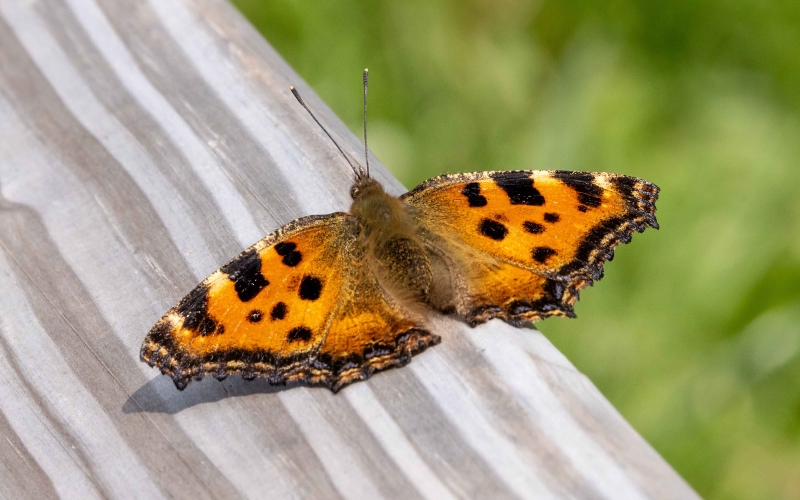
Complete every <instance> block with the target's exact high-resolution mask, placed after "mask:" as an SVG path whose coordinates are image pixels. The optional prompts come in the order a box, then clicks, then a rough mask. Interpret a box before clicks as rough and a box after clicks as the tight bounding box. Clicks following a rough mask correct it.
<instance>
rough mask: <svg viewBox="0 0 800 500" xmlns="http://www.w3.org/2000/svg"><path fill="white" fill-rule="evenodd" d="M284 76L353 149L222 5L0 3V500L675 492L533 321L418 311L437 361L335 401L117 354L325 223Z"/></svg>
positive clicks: (328, 171)
mask: <svg viewBox="0 0 800 500" xmlns="http://www.w3.org/2000/svg"><path fill="white" fill-rule="evenodd" d="M354 71H357V69H354ZM356 81H357V79H356ZM290 84H294V85H296V86H297V87H298V88H299V89H300V90H301V92H302V93H303V94H304V95H305V97H306V99H307V101H308V102H309V103H310V105H311V106H312V107H313V108H314V109H315V110H316V111H317V113H318V114H319V116H320V118H321V119H322V121H323V122H324V123H326V124H328V126H329V127H330V129H331V131H332V133H333V134H334V136H335V137H336V138H337V139H338V140H339V141H341V143H342V144H343V146H344V148H345V149H346V150H347V151H349V152H350V153H351V154H352V155H353V156H355V157H358V155H359V152H360V151H361V146H360V143H359V141H358V139H357V138H356V137H354V136H353V135H352V134H351V133H350V132H349V131H348V130H347V129H346V127H345V126H344V125H343V124H342V123H341V122H340V121H339V120H338V119H337V118H336V117H335V116H334V115H333V114H332V113H331V112H330V110H328V108H327V107H326V106H325V105H324V103H322V102H321V101H320V100H319V99H318V98H316V97H315V96H314V94H313V92H312V91H311V90H310V89H309V88H308V87H307V86H306V85H305V84H304V83H303V82H302V80H301V79H300V78H299V77H298V76H297V75H296V74H295V73H294V72H293V71H292V69H291V68H289V67H288V66H287V65H286V63H285V62H284V61H283V60H282V59H281V58H280V57H279V56H278V55H277V54H276V53H275V52H274V51H273V50H272V48H271V47H270V46H269V45H268V44H267V43H266V42H265V41H264V40H263V39H262V38H261V37H260V36H259V35H258V34H257V33H256V32H255V31H254V30H253V29H252V27H251V26H250V25H249V24H248V23H247V22H246V21H245V20H244V19H242V18H241V16H240V15H239V14H238V13H237V12H236V11H235V10H234V9H233V8H232V7H231V6H230V5H229V4H228V3H226V2H223V1H200V0H197V1H191V0H185V1H179V0H152V1H150V2H146V1H122V2H121V1H118V0H40V1H37V2H19V1H17V0H0V289H2V291H3V293H2V294H0V378H1V379H2V383H0V410H1V411H0V434H2V439H0V484H1V485H2V486H0V494H1V495H3V496H4V497H8V498H48V497H54V496H62V497H76V498H95V497H114V498H133V497H137V498H141V497H147V498H160V497H193V498H238V497H253V498H265V497H268V498H284V497H315V498H340V497H347V498H381V497H384V498H437V499H438V498H564V497H579V498H595V497H604V498H696V494H695V493H694V492H693V491H692V490H691V488H690V487H689V486H688V485H687V484H686V483H685V482H684V481H683V480H682V479H681V478H680V477H679V476H678V475H677V474H676V473H675V472H674V471H673V470H672V469H671V468H670V467H669V465H667V464H666V463H665V462H664V461H663V459H662V458H661V457H660V456H658V454H657V453H655V451H653V449H652V448H651V447H650V446H649V445H648V444H647V443H646V442H644V440H642V438H641V437H640V436H639V435H638V434H636V432H635V431H634V430H633V429H632V428H631V427H630V426H629V425H628V424H627V423H626V422H625V420H624V419H623V418H622V417H621V416H620V415H619V414H618V413H617V412H616V411H615V410H614V408H613V407H612V406H611V405H610V404H609V403H608V402H607V401H606V400H605V399H604V398H603V397H602V395H601V394H600V393H599V392H598V391H597V389H596V388H595V387H594V386H593V385H592V383H591V382H590V381H589V380H587V379H586V377H585V376H583V375H582V374H581V373H579V372H578V371H577V370H576V369H575V368H574V367H573V366H572V365H571V364H570V363H569V361H568V360H567V359H565V358H564V357H563V356H562V355H561V354H560V353H559V352H558V351H557V350H556V349H555V348H554V347H553V346H552V345H551V344H550V343H549V342H548V341H547V340H546V339H545V338H544V337H543V336H542V335H541V334H540V333H539V332H538V331H536V330H532V329H515V328H512V327H510V326H508V325H506V324H504V323H501V322H498V321H493V322H491V323H489V324H487V325H483V326H481V327H479V328H475V329H470V328H468V327H467V326H466V325H464V324H463V323H460V322H457V321H454V320H451V319H448V318H441V317H437V318H434V320H433V325H432V326H433V328H434V329H435V331H436V332H437V333H439V334H440V335H441V336H442V337H443V341H442V343H441V345H439V346H437V347H435V348H433V349H431V350H429V351H427V352H425V353H424V354H422V355H420V356H418V357H416V358H414V361H413V362H412V363H411V364H410V365H409V366H408V367H406V368H403V369H400V370H391V371H389V372H385V373H381V374H378V375H376V376H375V377H373V379H371V380H370V381H368V382H365V383H359V384H355V385H353V386H351V387H349V388H347V389H345V390H344V391H342V392H341V393H340V394H338V395H333V394H332V393H330V392H329V391H328V390H327V389H310V388H294V389H291V390H281V389H280V388H272V387H269V386H268V385H267V384H266V383H265V382H264V381H259V380H257V381H254V382H246V381H243V380H242V379H240V378H230V379H228V380H226V381H224V382H222V383H219V382H217V381H215V380H204V381H203V382H201V383H195V384H191V385H190V386H189V388H188V389H187V390H186V391H184V392H178V391H176V390H175V388H174V386H173V385H172V382H171V381H170V380H169V379H168V378H166V377H162V376H160V375H158V373H157V371H156V370H153V369H150V368H148V367H147V366H145V365H144V364H142V363H140V362H139V361H138V352H139V346H140V343H141V341H142V339H143V337H144V335H145V333H146V332H147V331H148V329H149V328H150V326H152V324H153V323H154V322H155V321H156V320H157V319H158V318H159V317H160V315H161V314H162V313H163V312H164V311H165V310H166V309H168V308H169V307H170V306H172V305H173V304H174V303H175V302H176V301H177V300H178V299H179V298H181V297H182V296H183V295H184V294H185V293H186V292H187V291H188V290H190V289H191V288H192V287H193V286H194V285H195V284H196V283H197V282H198V281H200V280H201V279H202V278H204V277H205V276H206V275H208V274H210V273H211V272H212V271H214V270H215V269H216V268H218V267H219V266H220V265H221V264H223V263H225V262H226V261H227V260H228V259H230V258H231V257H232V256H233V255H235V254H236V253H238V252H239V251H240V250H241V249H242V248H244V247H246V246H248V245H250V244H251V243H252V242H254V241H256V240H257V239H259V238H261V237H262V236H263V235H264V234H267V233H269V232H271V231H272V230H274V229H275V228H277V227H279V226H281V225H283V224H285V223H287V222H289V221H290V220H292V219H294V218H297V217H299V216H303V215H307V214H312V213H329V212H333V211H341V210H346V209H347V208H348V205H349V195H348V193H349V183H350V181H349V179H350V175H349V174H350V172H349V169H348V167H347V166H346V165H345V164H344V163H343V162H342V161H341V160H340V159H339V158H338V157H337V154H336V151H335V149H333V147H332V146H331V145H330V143H329V142H328V141H327V140H326V139H325V138H324V137H323V136H322V134H321V132H320V131H319V130H318V129H317V128H316V127H315V126H314V125H313V124H312V123H311V122H310V121H309V120H308V117H307V116H306V115H305V112H304V111H303V110H302V109H301V108H300V107H299V106H298V105H297V104H296V102H294V100H293V98H292V96H291V95H290V94H289V93H288V91H287V88H288V86H289V85H290ZM354 91H357V88H356V89H354ZM372 165H373V172H374V173H375V176H376V177H377V178H379V179H380V180H381V181H382V182H383V183H384V184H385V185H386V186H387V187H388V188H389V189H390V190H391V191H392V192H395V193H398V194H399V193H401V192H402V191H403V189H402V186H400V184H399V183H398V182H397V181H396V180H395V179H394V178H392V177H391V175H390V174H389V173H387V171H386V170H385V169H384V168H383V167H382V166H381V165H380V163H379V162H378V161H377V159H372Z"/></svg>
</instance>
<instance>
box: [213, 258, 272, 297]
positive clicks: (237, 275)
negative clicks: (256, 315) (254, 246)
mask: <svg viewBox="0 0 800 500" xmlns="http://www.w3.org/2000/svg"><path fill="white" fill-rule="evenodd" d="M220 271H222V272H223V273H225V274H227V275H228V279H230V280H231V281H233V284H234V288H235V289H236V294H237V295H238V296H239V300H241V301H242V302H248V301H250V300H253V299H254V298H255V296H256V295H258V293H259V292H260V291H261V290H263V289H264V287H266V286H267V285H269V281H267V280H266V278H264V275H262V274H261V257H259V255H258V253H257V252H256V251H255V250H248V251H247V252H244V253H242V254H241V255H239V256H238V257H236V258H235V259H233V260H232V261H230V262H229V263H227V264H225V265H224V266H222V268H221V269H220Z"/></svg>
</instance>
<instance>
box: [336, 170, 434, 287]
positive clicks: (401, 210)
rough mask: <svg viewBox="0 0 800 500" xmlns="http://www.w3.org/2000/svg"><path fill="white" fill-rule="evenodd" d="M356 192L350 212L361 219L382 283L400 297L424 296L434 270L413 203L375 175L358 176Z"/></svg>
mask: <svg viewBox="0 0 800 500" xmlns="http://www.w3.org/2000/svg"><path fill="white" fill-rule="evenodd" d="M352 192H353V193H354V197H353V205H352V206H351V207H350V214H351V215H352V216H353V217H355V219H356V220H357V221H358V227H359V238H360V239H361V243H362V245H363V248H364V249H365V250H366V252H367V255H366V257H367V262H368V263H369V265H370V266H371V268H372V270H373V271H374V272H375V274H376V275H377V276H378V279H379V281H380V282H381V284H382V285H383V286H384V287H385V288H387V289H388V290H389V291H390V292H392V293H393V294H394V295H397V296H399V297H409V298H416V299H421V298H423V297H424V296H425V295H427V293H428V291H429V288H430V285H431V280H432V272H431V266H430V261H429V259H428V255H427V253H426V251H425V247H424V246H423V245H422V243H421V242H420V241H419V237H418V234H417V233H418V223H417V221H416V219H415V217H414V215H413V213H412V212H411V209H410V207H409V206H408V205H406V204H405V203H403V202H402V201H401V200H399V199H398V198H395V197H394V196H391V195H390V194H388V193H387V192H386V191H384V189H383V187H382V186H381V185H380V184H379V183H378V182H377V181H375V180H374V179H370V178H366V179H364V178H362V179H359V180H357V181H356V184H355V185H354V187H353V191H352Z"/></svg>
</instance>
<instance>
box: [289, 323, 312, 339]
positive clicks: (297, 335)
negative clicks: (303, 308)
mask: <svg viewBox="0 0 800 500" xmlns="http://www.w3.org/2000/svg"><path fill="white" fill-rule="evenodd" d="M286 340H288V341H289V342H298V341H300V340H302V341H303V342H308V341H309V340H311V329H310V328H308V327H306V326H298V327H297V328H292V329H291V330H290V331H289V335H287V336H286Z"/></svg>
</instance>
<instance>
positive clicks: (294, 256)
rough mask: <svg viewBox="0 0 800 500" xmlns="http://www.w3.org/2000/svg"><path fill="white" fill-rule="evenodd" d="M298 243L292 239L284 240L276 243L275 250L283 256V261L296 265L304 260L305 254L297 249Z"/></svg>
mask: <svg viewBox="0 0 800 500" xmlns="http://www.w3.org/2000/svg"><path fill="white" fill-rule="evenodd" d="M296 248H297V245H296V244H295V243H292V242H290V241H282V242H280V243H278V244H277V245H275V251H276V252H277V253H278V255H280V256H281V257H283V263H284V264H286V265H287V266H289V267H294V266H296V265H297V264H299V263H300V261H301V260H303V254H301V253H300V252H299V251H297V250H296Z"/></svg>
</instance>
